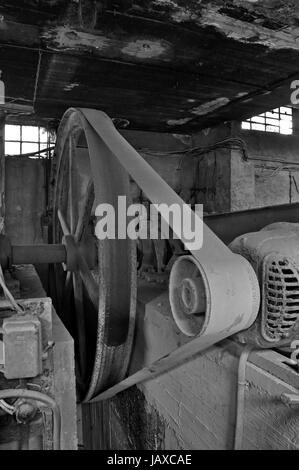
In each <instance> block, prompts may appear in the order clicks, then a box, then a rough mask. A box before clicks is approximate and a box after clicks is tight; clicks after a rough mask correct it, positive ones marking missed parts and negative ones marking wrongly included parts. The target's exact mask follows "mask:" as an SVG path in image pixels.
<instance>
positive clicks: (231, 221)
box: [204, 203, 299, 244]
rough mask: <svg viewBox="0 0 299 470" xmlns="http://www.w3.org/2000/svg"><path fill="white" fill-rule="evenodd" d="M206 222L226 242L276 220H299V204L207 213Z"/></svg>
mask: <svg viewBox="0 0 299 470" xmlns="http://www.w3.org/2000/svg"><path fill="white" fill-rule="evenodd" d="M204 221H205V223H206V224H207V225H208V226H209V227H210V229H211V230H213V232H214V233H216V234H217V236H218V237H219V238H220V239H221V240H222V241H223V242H224V243H226V244H228V243H230V242H231V241H233V240H234V239H235V238H236V237H238V236H240V235H243V234H244V233H249V232H256V231H258V230H261V229H262V228H264V227H265V226H266V225H269V224H272V223H274V222H299V204H298V203H296V204H283V205H278V206H271V207H263V208H261V209H250V210H246V211H238V212H230V213H223V214H215V215H206V216H205V217H204Z"/></svg>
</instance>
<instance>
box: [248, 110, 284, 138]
mask: <svg viewBox="0 0 299 470" xmlns="http://www.w3.org/2000/svg"><path fill="white" fill-rule="evenodd" d="M246 122H247V123H248V124H247V125H245V123H242V129H252V130H256V131H266V132H277V133H281V134H289V135H290V134H293V109H292V108H290V107H287V106H282V107H281V108H277V109H274V110H272V111H267V112H266V113H263V114H259V115H258V116H253V117H252V118H251V119H247V121H246Z"/></svg>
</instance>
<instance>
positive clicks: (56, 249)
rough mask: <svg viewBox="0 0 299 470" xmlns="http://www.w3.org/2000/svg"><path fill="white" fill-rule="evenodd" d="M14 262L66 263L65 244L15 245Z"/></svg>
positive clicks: (12, 251)
mask: <svg viewBox="0 0 299 470" xmlns="http://www.w3.org/2000/svg"><path fill="white" fill-rule="evenodd" d="M11 253H12V256H11V262H12V264H40V263H41V264H42V263H46V264H49V263H65V262H66V248H65V246H64V245H46V244H44V245H13V246H12V247H11Z"/></svg>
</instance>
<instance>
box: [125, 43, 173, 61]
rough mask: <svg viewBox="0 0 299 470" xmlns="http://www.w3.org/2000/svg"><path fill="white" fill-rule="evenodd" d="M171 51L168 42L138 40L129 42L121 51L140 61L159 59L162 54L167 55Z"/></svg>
mask: <svg viewBox="0 0 299 470" xmlns="http://www.w3.org/2000/svg"><path fill="white" fill-rule="evenodd" d="M170 50H171V47H170V45H169V44H167V43H166V41H160V40H157V41H150V40H148V39H137V40H136V41H132V42H129V43H128V44H127V45H126V46H125V47H123V48H122V49H121V52H122V53H123V54H127V55H129V56H133V57H137V58H138V59H151V58H153V57H159V56H161V55H162V54H167V53H169V52H170Z"/></svg>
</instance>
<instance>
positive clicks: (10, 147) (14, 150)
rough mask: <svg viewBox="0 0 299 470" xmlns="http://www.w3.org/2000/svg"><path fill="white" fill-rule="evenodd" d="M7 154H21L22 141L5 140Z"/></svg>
mask: <svg viewBox="0 0 299 470" xmlns="http://www.w3.org/2000/svg"><path fill="white" fill-rule="evenodd" d="M5 155H20V142H5Z"/></svg>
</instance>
